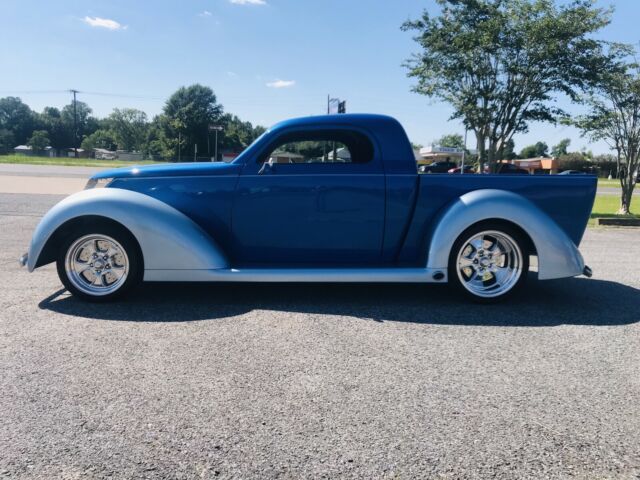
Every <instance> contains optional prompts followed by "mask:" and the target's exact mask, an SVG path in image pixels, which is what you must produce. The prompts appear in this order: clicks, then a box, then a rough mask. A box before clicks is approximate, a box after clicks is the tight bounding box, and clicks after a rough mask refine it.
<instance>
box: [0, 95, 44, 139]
mask: <svg viewBox="0 0 640 480" xmlns="http://www.w3.org/2000/svg"><path fill="white" fill-rule="evenodd" d="M34 127H35V116H34V114H33V112H32V111H31V109H30V108H29V106H28V105H27V104H25V103H23V102H22V100H20V99H19V98H18V97H5V98H0V129H2V130H9V131H10V132H11V133H12V135H13V140H14V142H16V144H18V145H21V144H24V143H26V141H27V139H28V138H29V137H30V136H31V134H32V132H33V130H34Z"/></svg>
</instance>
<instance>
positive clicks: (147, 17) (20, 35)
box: [0, 0, 640, 154]
mask: <svg viewBox="0 0 640 480" xmlns="http://www.w3.org/2000/svg"><path fill="white" fill-rule="evenodd" d="M599 5H600V6H609V5H613V6H614V7H615V9H616V11H615V13H614V17H613V22H612V23H611V25H610V26H609V27H607V28H606V30H604V31H603V32H602V33H601V34H600V36H601V37H602V38H604V39H607V40H615V41H622V42H627V43H634V44H637V43H638V41H639V40H640V34H638V33H636V32H637V19H638V18H640V1H638V0H609V1H605V0H601V1H600V3H599ZM425 8H426V9H428V10H429V11H435V8H436V7H435V1H434V0H393V1H389V0H366V1H365V0H181V1H177V0H55V1H51V0H39V1H36V0H0V19H2V28H1V29H0V65H2V66H3V74H2V75H0V97H3V96H8V95H13V96H19V97H21V98H22V100H23V101H24V102H26V103H27V104H29V105H30V106H31V107H32V108H33V109H35V110H37V111H41V110H42V109H43V108H44V107H45V106H56V107H62V106H63V105H65V104H67V103H69V101H70V99H71V96H70V94H69V93H68V92H66V91H67V90H69V89H77V90H79V91H80V92H82V93H80V94H79V96H78V99H79V100H82V101H84V102H87V103H88V104H89V106H90V107H91V108H92V109H93V111H94V114H95V115H97V116H99V117H103V116H106V115H108V114H109V113H110V112H111V110H112V109H113V108H114V107H119V108H122V107H134V108H139V109H141V110H144V111H145V112H146V113H147V114H148V115H149V116H150V117H152V116H153V115H156V114H158V113H160V112H161V110H162V107H163V104H164V102H165V100H166V99H167V98H168V97H169V96H170V95H171V93H173V92H174V91H175V90H176V89H177V88H179V87H181V86H185V85H190V84H193V83H201V84H203V85H207V86H209V87H211V88H212V89H213V90H214V92H215V93H216V95H217V97H218V101H219V102H220V103H222V104H223V106H224V109H225V111H226V112H230V113H233V114H236V115H238V116H239V117H240V118H242V119H243V120H249V121H251V122H252V123H256V124H261V125H264V126H269V125H271V124H273V123H275V122H277V121H280V120H283V119H286V118H290V117H298V116H305V115H315V114H323V113H325V112H326V103H327V95H328V94H330V95H331V96H332V97H338V98H340V99H343V100H346V101H347V110H348V111H349V112H369V113H383V114H388V115H392V116H394V117H396V118H397V119H398V120H400V122H401V123H402V124H403V125H404V127H405V129H406V130H407V133H408V135H409V137H410V139H411V140H412V141H413V142H414V143H419V144H422V145H429V144H431V143H432V142H433V141H435V140H437V139H438V138H440V137H441V136H442V135H443V134H448V133H463V127H462V126H461V124H460V122H459V121H450V120H449V117H450V116H451V110H450V108H449V107H448V106H447V105H446V104H442V103H440V102H438V101H435V100H432V99H429V98H426V97H424V96H421V95H418V94H415V93H412V92H411V86H412V85H413V84H414V80H413V79H410V78H407V76H406V69H405V68H404V67H403V66H402V63H403V62H404V60H406V59H407V58H408V57H409V56H410V55H411V54H412V53H414V52H417V51H418V46H417V44H416V43H415V42H414V41H413V40H412V34H411V33H407V32H402V31H401V30H400V25H401V24H402V23H403V22H404V21H406V20H408V19H415V18H417V17H418V16H419V15H420V14H421V12H422V11H423V10H424V9H425ZM560 105H561V106H565V107H568V109H569V111H573V112H578V111H579V109H578V108H577V107H574V106H571V105H566V104H564V103H563V102H562V101H561V102H560ZM563 138H570V139H571V141H572V143H571V146H570V150H581V149H583V148H587V149H589V150H592V151H593V152H594V153H596V154H598V153H608V147H607V146H606V145H605V144H602V143H598V144H590V143H589V142H588V141H587V140H586V139H584V138H581V137H580V133H579V132H577V131H576V130H574V129H572V128H570V127H562V126H553V125H548V124H532V125H531V127H530V133H528V134H526V135H519V136H517V137H516V139H515V140H516V148H517V149H518V150H519V149H521V148H522V147H524V146H526V145H529V144H532V143H535V142H536V141H538V140H542V141H545V142H546V143H547V144H548V145H549V146H552V145H555V144H557V143H558V142H559V141H560V140H562V139H563ZM472 144H473V140H472V139H471V137H470V140H469V145H470V146H472Z"/></svg>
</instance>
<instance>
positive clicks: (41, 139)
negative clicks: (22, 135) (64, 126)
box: [27, 130, 49, 152]
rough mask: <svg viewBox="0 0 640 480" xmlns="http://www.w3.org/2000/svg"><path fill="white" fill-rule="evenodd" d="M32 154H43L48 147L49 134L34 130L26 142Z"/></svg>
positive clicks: (44, 131)
mask: <svg viewBox="0 0 640 480" xmlns="http://www.w3.org/2000/svg"><path fill="white" fill-rule="evenodd" d="M27 145H29V146H30V147H31V148H32V150H33V151H34V152H43V151H44V149H45V148H46V147H48V146H49V134H48V133H47V131H46V130H35V131H34V132H33V134H32V135H31V138H29V140H28V141H27Z"/></svg>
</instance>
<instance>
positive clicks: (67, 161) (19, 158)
mask: <svg viewBox="0 0 640 480" xmlns="http://www.w3.org/2000/svg"><path fill="white" fill-rule="evenodd" d="M0 163H17V164H22V165H61V166H66V167H104V168H110V167H111V168H116V167H127V166H132V165H150V164H153V163H166V162H153V161H151V160H143V161H140V162H124V161H121V160H96V159H95V158H72V157H28V156H25V155H0Z"/></svg>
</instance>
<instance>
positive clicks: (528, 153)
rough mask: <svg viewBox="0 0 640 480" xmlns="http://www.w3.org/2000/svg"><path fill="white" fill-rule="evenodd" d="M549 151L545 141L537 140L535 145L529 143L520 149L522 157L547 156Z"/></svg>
mask: <svg viewBox="0 0 640 480" xmlns="http://www.w3.org/2000/svg"><path fill="white" fill-rule="evenodd" d="M548 153H549V146H548V145H547V144H546V143H544V142H537V143H535V144H534V145H528V146H526V147H524V148H523V149H522V150H520V158H537V157H546V156H548Z"/></svg>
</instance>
